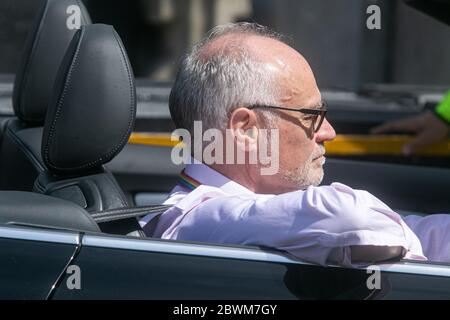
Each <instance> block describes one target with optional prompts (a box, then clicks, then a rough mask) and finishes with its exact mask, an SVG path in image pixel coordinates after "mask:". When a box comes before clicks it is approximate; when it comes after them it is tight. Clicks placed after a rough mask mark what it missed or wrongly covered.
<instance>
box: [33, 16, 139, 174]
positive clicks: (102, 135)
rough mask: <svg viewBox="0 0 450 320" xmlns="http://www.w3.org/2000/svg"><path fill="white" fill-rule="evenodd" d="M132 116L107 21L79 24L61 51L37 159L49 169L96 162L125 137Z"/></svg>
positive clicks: (129, 82) (126, 78) (126, 79)
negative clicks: (68, 42) (76, 30)
mask: <svg viewBox="0 0 450 320" xmlns="http://www.w3.org/2000/svg"><path fill="white" fill-rule="evenodd" d="M135 116H136V89H135V86H134V76H133V72H132V70H131V66H130V63H129V61H128V57H127V54H126V52H125V49H124V47H123V44H122V42H121V40H120V37H119V36H118V34H117V33H116V31H115V30H114V28H113V27H112V26H108V25H103V24H93V25H87V26H83V27H82V28H81V29H80V30H79V31H78V32H77V33H76V34H75V36H74V37H73V40H72V42H71V44H70V46H69V48H68V50H67V53H66V55H65V56H64V59H63V62H62V64H61V67H60V69H59V71H58V75H57V78H56V82H55V87H54V92H53V96H52V99H51V101H50V104H49V106H48V110H47V116H46V119H45V126H44V133H43V136H42V150H41V152H42V158H43V160H44V162H45V164H46V165H47V167H48V169H49V170H50V171H52V172H54V173H60V174H61V173H64V174H75V173H78V174H79V173H80V172H83V171H84V172H87V171H88V170H90V169H92V168H96V167H100V166H101V165H102V164H104V163H106V162H108V161H109V160H111V159H112V158H113V157H114V156H115V155H116V154H118V153H119V152H120V151H121V150H122V148H123V147H124V146H125V144H126V143H127V141H128V138H129V136H130V134H131V131H132V129H133V126H134V120H135Z"/></svg>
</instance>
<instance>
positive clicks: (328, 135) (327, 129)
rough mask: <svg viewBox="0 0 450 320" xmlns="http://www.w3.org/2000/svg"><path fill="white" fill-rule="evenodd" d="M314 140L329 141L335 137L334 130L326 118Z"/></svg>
mask: <svg viewBox="0 0 450 320" xmlns="http://www.w3.org/2000/svg"><path fill="white" fill-rule="evenodd" d="M315 138H316V142H317V143H319V142H323V141H331V140H333V139H334V138H336V131H334V128H333V126H332V125H331V124H330V123H329V122H328V120H327V119H324V120H323V123H322V126H321V127H320V129H319V131H317V133H316V137H315Z"/></svg>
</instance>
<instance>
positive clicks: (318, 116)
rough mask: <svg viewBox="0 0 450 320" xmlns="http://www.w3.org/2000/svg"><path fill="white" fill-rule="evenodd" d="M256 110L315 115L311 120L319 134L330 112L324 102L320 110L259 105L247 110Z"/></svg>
mask: <svg viewBox="0 0 450 320" xmlns="http://www.w3.org/2000/svg"><path fill="white" fill-rule="evenodd" d="M256 108H266V109H278V110H287V111H295V112H300V113H303V114H310V115H313V117H312V118H311V120H312V127H313V129H314V132H317V131H319V130H320V127H321V126H322V123H323V120H324V119H325V115H326V114H327V110H328V109H327V105H326V104H325V102H323V101H322V102H321V103H320V108H318V109H308V108H300V109H293V108H286V107H276V106H267V105H258V104H256V105H252V106H250V107H247V109H250V110H251V109H256Z"/></svg>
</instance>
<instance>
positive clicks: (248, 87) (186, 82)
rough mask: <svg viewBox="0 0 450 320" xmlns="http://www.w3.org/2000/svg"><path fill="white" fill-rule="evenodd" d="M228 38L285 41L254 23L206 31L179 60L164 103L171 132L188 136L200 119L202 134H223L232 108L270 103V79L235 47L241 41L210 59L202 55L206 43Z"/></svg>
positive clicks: (275, 92) (243, 49)
mask: <svg viewBox="0 0 450 320" xmlns="http://www.w3.org/2000/svg"><path fill="white" fill-rule="evenodd" d="M230 34H237V35H243V36H246V35H258V36H263V37H267V38H272V39H276V40H278V41H281V42H285V38H284V37H283V36H281V35H279V34H277V33H275V32H273V31H271V30H269V29H268V28H266V27H263V26H261V25H259V24H256V23H246V22H243V23H229V24H225V25H221V26H217V27H215V28H214V29H212V30H211V31H210V32H209V33H208V34H207V36H206V37H205V38H204V39H203V40H201V41H200V42H199V43H197V44H196V45H195V46H194V47H193V49H192V50H191V52H189V53H188V54H187V55H186V56H185V57H184V59H183V60H182V61H181V64H180V67H179V69H178V73H177V76H176V80H175V83H174V85H173V87H172V91H171V93H170V98H169V108H170V113H171V116H172V120H173V121H174V122H175V125H176V126H177V128H184V129H187V130H188V131H190V133H191V134H193V124H194V121H196V120H200V121H202V122H203V128H204V130H206V129H209V128H217V129H219V130H224V129H225V128H226V125H227V121H228V118H229V116H230V114H231V112H232V111H233V110H234V109H235V108H237V107H240V106H250V105H253V104H269V105H270V104H275V103H276V98H277V95H278V89H277V85H276V79H273V76H271V73H270V72H267V70H266V69H265V68H264V67H263V65H262V62H261V61H258V59H257V58H256V57H255V54H252V53H250V52H249V50H248V48H246V46H245V45H241V43H240V41H239V39H241V38H238V39H237V41H230V43H227V46H226V47H225V46H224V47H223V48H220V50H214V52H213V53H212V54H208V53H207V52H206V51H207V50H206V49H205V48H207V46H208V45H209V44H210V43H211V42H213V41H214V40H215V39H217V38H219V37H222V36H224V35H230ZM269 114H270V113H269ZM269 121H270V120H269Z"/></svg>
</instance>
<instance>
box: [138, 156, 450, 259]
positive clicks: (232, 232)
mask: <svg viewBox="0 0 450 320" xmlns="http://www.w3.org/2000/svg"><path fill="white" fill-rule="evenodd" d="M185 173H186V174H187V175H189V176H190V177H192V178H193V179H195V180H197V181H199V182H200V183H201V185H200V186H199V187H197V188H196V189H195V190H193V191H191V190H189V189H187V188H185V187H184V186H182V185H177V186H176V187H175V188H174V189H173V190H172V192H171V193H170V196H169V198H168V199H167V201H165V202H164V204H172V205H174V206H173V207H172V208H170V209H169V210H167V211H166V212H164V213H163V214H162V216H161V217H160V220H159V222H158V225H157V227H156V229H155V233H154V235H153V236H154V237H160V238H163V239H173V240H185V241H201V242H209V243H224V244H225V243H226V244H241V245H253V246H266V247H271V248H277V249H280V250H284V251H287V252H288V253H290V254H292V255H293V256H295V257H297V258H299V259H301V260H305V261H309V262H313V263H318V264H321V265H326V264H339V265H344V266H353V265H352V263H351V256H350V248H349V247H350V246H353V245H372V246H401V247H403V248H404V249H405V250H404V251H405V256H404V258H407V259H419V260H426V257H425V256H424V254H423V252H422V246H423V245H421V242H420V241H419V239H418V237H417V236H416V234H414V232H413V231H412V230H411V229H410V227H408V225H407V224H406V223H405V222H404V221H403V219H402V218H401V216H400V215H398V214H397V213H395V212H394V211H392V210H391V209H390V208H389V207H388V206H387V205H386V204H384V203H383V202H381V201H380V200H379V199H377V198H376V197H374V196H373V195H371V194H370V193H368V192H366V191H362V190H354V189H352V188H350V187H348V186H346V185H344V184H341V183H332V184H331V185H329V186H319V187H313V186H311V187H309V188H307V189H306V190H300V191H295V192H290V193H285V194H280V195H263V194H256V193H254V192H252V191H250V190H248V189H247V188H245V187H243V186H242V185H239V184H238V183H236V182H234V181H232V180H230V179H228V178H227V177H225V176H223V175H221V174H220V173H218V172H217V171H215V170H213V169H211V168H210V167H208V166H206V165H203V164H192V165H188V166H187V167H186V169H185ZM439 216H442V217H441V219H444V218H445V221H446V223H447V226H448V227H449V228H450V218H449V217H450V216H447V215H439ZM152 217H153V215H148V216H146V217H144V218H142V219H141V221H140V224H141V226H142V227H143V226H144V225H146V224H147V223H148V222H149V221H150V220H151V218H152ZM420 219H427V218H421V217H415V218H411V222H412V224H413V225H420V224H424V227H425V228H428V226H425V225H426V223H422V222H420ZM423 221H425V220H423ZM447 230H449V229H447ZM448 233H449V232H446V234H447V235H446V237H447V238H446V239H447V244H446V245H444V247H445V248H446V249H450V247H449V246H450V236H449V235H448ZM439 236H440V237H441V238H442V235H438V237H439ZM425 238H427V241H428V242H429V243H431V242H434V241H437V239H436V237H433V236H432V235H430V236H428V237H425ZM429 243H427V244H425V245H424V247H426V248H428V247H429V246H431V244H429ZM449 256H450V254H448V253H447V254H446V259H449ZM449 260H450V259H449Z"/></svg>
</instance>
